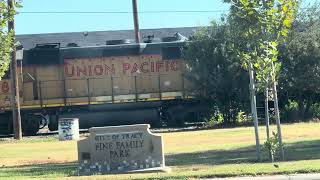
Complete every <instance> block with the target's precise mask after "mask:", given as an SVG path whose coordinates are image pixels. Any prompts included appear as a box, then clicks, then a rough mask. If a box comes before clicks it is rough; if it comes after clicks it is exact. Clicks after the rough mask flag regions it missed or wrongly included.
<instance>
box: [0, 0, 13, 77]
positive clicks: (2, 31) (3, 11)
mask: <svg viewBox="0 0 320 180" xmlns="http://www.w3.org/2000/svg"><path fill="white" fill-rule="evenodd" d="M12 17H13V14H12V10H9V9H8V7H7V3H6V2H5V1H0V80H1V78H2V77H3V76H4V74H5V72H6V71H7V70H8V69H9V65H10V53H11V48H10V47H11V44H12V41H13V32H8V31H7V25H8V20H9V19H10V18H12Z"/></svg>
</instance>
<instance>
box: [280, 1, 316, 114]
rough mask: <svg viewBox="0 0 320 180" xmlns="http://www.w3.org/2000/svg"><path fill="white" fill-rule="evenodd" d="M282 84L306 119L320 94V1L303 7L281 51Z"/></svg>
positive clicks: (287, 94)
mask: <svg viewBox="0 0 320 180" xmlns="http://www.w3.org/2000/svg"><path fill="white" fill-rule="evenodd" d="M279 55H280V59H281V62H282V69H281V71H280V86H281V87H282V89H283V90H284V93H285V94H286V96H287V99H290V100H294V101H296V102H297V103H298V110H299V111H298V112H299V117H300V118H307V117H308V115H309V114H310V113H309V110H310V107H311V105H312V104H313V103H314V100H315V99H316V98H315V97H317V96H319V94H320V4H319V3H315V4H314V5H312V6H310V7H308V8H305V9H302V10H301V11H300V12H299V13H298V15H297V18H296V19H295V22H294V24H293V28H292V30H291V31H290V33H289V36H288V40H287V41H286V42H285V43H283V44H282V48H281V50H280V53H279Z"/></svg>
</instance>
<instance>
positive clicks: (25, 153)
mask: <svg viewBox="0 0 320 180" xmlns="http://www.w3.org/2000/svg"><path fill="white" fill-rule="evenodd" d="M272 129H275V127H274V126H272ZM282 131H283V137H284V143H285V155H286V157H285V158H286V161H284V162H280V163H276V164H277V165H279V167H278V168H276V167H275V166H274V164H275V163H269V162H268V161H267V160H266V158H267V154H266V153H264V154H263V157H264V161H263V162H262V163H257V162H256V161H255V160H256V153H255V139H254V130H253V128H252V127H241V128H230V129H212V130H198V131H189V132H175V133H163V134H162V135H163V137H164V143H165V158H166V165H167V166H169V167H170V168H171V169H172V172H170V173H141V174H121V175H96V176H90V177H88V176H87V177H85V176H82V177H78V176H74V174H76V171H77V147H76V142H73V141H68V142H59V141H58V140H57V138H56V137H50V138H36V139H24V140H22V141H13V140H0V179H19V178H20V179H27V178H37V179H41V178H42V179H50V178H53V179H61V178H63V177H66V178H69V179H129V178H131V179H148V178H149V179H154V178H158V179H169V178H171V179H188V178H200V177H226V176H243V175H266V174H282V173H286V174H288V173H307V172H320V123H300V124H289V125H283V126H282ZM260 139H261V144H262V143H263V142H264V141H265V129H264V127H262V126H261V127H260Z"/></svg>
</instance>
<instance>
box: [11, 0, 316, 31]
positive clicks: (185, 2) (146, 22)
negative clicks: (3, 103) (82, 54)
mask: <svg viewBox="0 0 320 180" xmlns="http://www.w3.org/2000/svg"><path fill="white" fill-rule="evenodd" d="M222 1H223V0H137V2H138V11H139V12H140V13H139V24H140V29H153V28H170V27H194V26H205V25H208V24H209V23H210V21H211V20H213V19H215V20H217V21H219V19H220V17H221V14H226V13H227V12H228V9H229V5H228V4H225V3H223V2H222ZM303 1H304V4H306V3H309V2H313V1H316V0H303ZM131 3H132V0H22V5H23V8H21V9H19V10H18V11H19V12H20V13H19V14H18V15H17V16H16V19H15V25H16V34H39V33H59V32H84V31H108V30H125V29H133V17H132V13H131V12H132V4H131ZM150 11H151V12H153V13H150ZM154 11H157V12H154ZM159 11H162V12H159ZM163 11H170V12H163ZM172 11H180V12H172ZM181 11H197V12H181ZM199 11H200V12H199ZM39 12H42V13H39ZM43 12H46V13H43ZM47 12H51V13H47ZM53 12H60V13H53ZM61 12H80V13H61ZM83 12H90V13H83ZM92 12H95V13H92ZM97 12H104V13H97ZM119 12H120V13H119ZM148 12H149V13H148Z"/></svg>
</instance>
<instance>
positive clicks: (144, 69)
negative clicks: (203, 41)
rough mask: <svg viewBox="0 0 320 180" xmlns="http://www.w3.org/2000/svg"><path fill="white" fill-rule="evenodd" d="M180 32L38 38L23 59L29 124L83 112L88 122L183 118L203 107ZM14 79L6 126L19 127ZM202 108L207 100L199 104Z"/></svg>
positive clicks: (4, 89)
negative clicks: (141, 38) (85, 42)
mask: <svg viewBox="0 0 320 180" xmlns="http://www.w3.org/2000/svg"><path fill="white" fill-rule="evenodd" d="M184 45H185V40H183V39H181V38H179V36H174V37H167V38H162V39H161V40H159V41H156V42H154V41H146V42H144V43H140V44H137V43H132V42H131V41H130V40H111V41H106V45H103V46H85V47H79V46H78V45H77V44H75V43H70V44H68V46H66V47H61V46H60V44H59V43H49V44H37V45H36V46H35V47H34V48H31V49H28V50H25V51H24V52H23V59H22V62H21V63H18V64H21V65H20V66H19V67H18V70H19V72H20V73H19V82H20V102H21V119H22V129H23V133H24V134H25V135H34V134H36V133H37V132H38V131H39V129H41V128H43V127H45V126H46V125H47V126H48V128H49V129H50V131H55V130H57V128H58V119H59V118H66V117H76V118H79V126H80V128H81V129H86V128H90V127H97V126H108V125H124V124H136V123H148V124H151V125H152V126H162V125H164V124H166V125H177V124H182V123H183V122H184V120H185V119H186V117H188V116H194V115H195V114H197V113H198V111H199V108H197V107H199V102H198V101H197V100H196V99H195V98H193V97H194V95H195V93H197V90H196V88H195V87H194V86H193V85H192V83H191V82H190V81H189V80H188V78H186V77H185V70H186V65H185V62H184V60H183V59H182V57H181V49H182V47H183V46H184ZM10 93H11V88H10V79H5V78H4V79H3V80H2V81H0V108H1V113H0V134H9V133H12V129H13V128H12V112H11V111H10V101H11V100H10V97H11V96H10ZM200 109H201V108H200Z"/></svg>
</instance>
